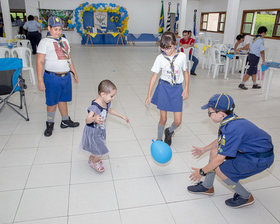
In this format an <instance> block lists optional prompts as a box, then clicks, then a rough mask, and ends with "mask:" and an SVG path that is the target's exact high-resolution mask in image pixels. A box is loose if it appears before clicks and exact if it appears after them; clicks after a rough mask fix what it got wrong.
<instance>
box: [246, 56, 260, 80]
mask: <svg viewBox="0 0 280 224" xmlns="http://www.w3.org/2000/svg"><path fill="white" fill-rule="evenodd" d="M259 60H260V58H259V57H258V56H256V55H254V54H249V55H248V61H249V66H250V67H249V68H248V70H247V74H248V75H255V74H257V71H258V64H259Z"/></svg>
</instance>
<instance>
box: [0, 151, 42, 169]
mask: <svg viewBox="0 0 280 224" xmlns="http://www.w3.org/2000/svg"><path fill="white" fill-rule="evenodd" d="M36 152H37V149H34V148H30V149H28V148H24V149H13V150H4V151H3V152H2V153H1V154H0V167H10V166H26V165H32V163H33V161H34V158H35V155H36Z"/></svg>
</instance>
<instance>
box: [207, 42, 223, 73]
mask: <svg viewBox="0 0 280 224" xmlns="http://www.w3.org/2000/svg"><path fill="white" fill-rule="evenodd" d="M209 50H210V66H209V70H208V76H209V74H210V70H211V68H212V65H213V66H214V73H213V78H216V76H218V71H219V70H218V69H219V67H220V66H224V65H225V62H222V61H221V52H220V50H219V49H217V48H215V47H211V48H210V49H209Z"/></svg>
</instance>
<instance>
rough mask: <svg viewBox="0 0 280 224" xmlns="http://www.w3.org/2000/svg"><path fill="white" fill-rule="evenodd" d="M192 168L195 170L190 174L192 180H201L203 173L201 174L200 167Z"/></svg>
mask: <svg viewBox="0 0 280 224" xmlns="http://www.w3.org/2000/svg"><path fill="white" fill-rule="evenodd" d="M192 170H193V172H192V174H191V175H190V179H191V180H192V181H195V182H199V181H200V179H201V177H202V176H201V175H200V173H199V169H198V168H193V167H192Z"/></svg>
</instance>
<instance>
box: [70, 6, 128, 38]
mask: <svg viewBox="0 0 280 224" xmlns="http://www.w3.org/2000/svg"><path fill="white" fill-rule="evenodd" d="M84 12H91V13H94V12H107V13H110V15H111V17H108V18H109V19H110V21H111V22H114V23H115V24H118V28H119V31H120V33H121V34H122V35H123V36H126V35H127V34H128V30H127V22H128V19H129V16H128V12H127V10H126V8H125V7H122V6H119V5H116V4H113V3H110V4H107V3H97V4H95V3H93V4H89V3H88V2H85V3H83V4H80V5H79V7H77V8H76V9H75V22H73V21H71V20H70V21H68V27H69V28H75V27H76V30H77V32H78V33H79V34H80V35H81V36H82V38H85V37H86V35H87V31H88V30H87V27H84V26H83V15H84ZM114 15H115V16H114Z"/></svg>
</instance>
